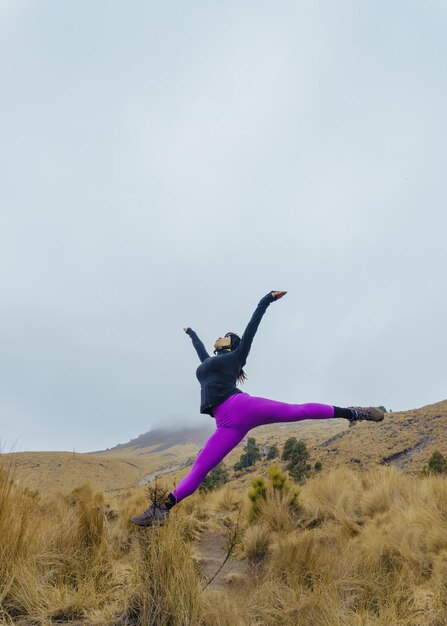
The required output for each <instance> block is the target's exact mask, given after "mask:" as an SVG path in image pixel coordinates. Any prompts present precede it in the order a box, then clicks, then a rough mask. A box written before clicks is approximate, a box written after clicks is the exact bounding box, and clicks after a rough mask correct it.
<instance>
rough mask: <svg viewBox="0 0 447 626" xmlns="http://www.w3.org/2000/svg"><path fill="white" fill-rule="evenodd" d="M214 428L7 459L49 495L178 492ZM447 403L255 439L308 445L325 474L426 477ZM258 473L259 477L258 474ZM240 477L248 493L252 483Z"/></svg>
mask: <svg viewBox="0 0 447 626" xmlns="http://www.w3.org/2000/svg"><path fill="white" fill-rule="evenodd" d="M211 425H212V422H211V423H208V422H207V423H206V424H204V426H203V427H200V428H187V429H177V430H173V431H169V430H167V429H157V430H154V431H151V432H148V433H144V434H142V435H140V436H139V437H137V438H135V439H132V440H130V441H129V442H128V443H125V444H118V445H116V446H115V447H113V448H111V449H109V450H103V451H98V452H94V453H85V454H79V453H76V454H72V453H69V452H19V453H10V454H4V455H3V457H4V459H5V460H9V461H11V462H13V464H14V468H15V476H16V479H17V481H18V482H19V483H20V484H23V485H24V486H27V487H30V488H33V489H37V488H39V490H41V491H43V492H55V491H60V492H62V493H68V492H69V491H70V490H72V489H73V488H74V487H76V486H78V485H79V484H82V483H84V482H89V483H91V485H92V487H93V488H95V489H102V490H103V491H105V492H108V491H118V492H119V491H123V490H126V489H128V488H130V487H133V486H138V485H139V484H143V482H144V481H145V480H148V479H149V480H150V479H153V478H154V476H155V475H163V476H164V481H165V482H166V483H167V484H168V485H170V486H172V485H173V484H175V483H178V481H179V480H180V479H181V478H182V477H183V476H184V475H185V474H186V473H187V471H188V468H189V466H190V465H191V463H192V462H193V460H194V458H195V456H196V455H197V453H198V452H199V450H200V448H201V447H202V446H203V443H204V442H205V441H206V439H207V438H208V436H209V435H210V433H211V432H212V430H211V429H210V426H211ZM446 432H447V400H443V401H441V402H437V403H435V404H429V405H427V406H424V407H421V408H418V409H412V410H408V411H399V412H395V413H387V414H386V416H385V420H384V421H383V422H382V423H380V424H372V423H366V422H364V423H360V424H357V425H355V426H353V427H352V428H349V427H348V425H347V423H346V421H345V420H327V421H323V420H322V421H320V420H316V421H312V420H309V421H306V422H297V423H294V424H279V425H276V424H275V425H271V426H262V427H260V428H257V429H255V430H254V431H252V432H251V433H250V436H254V437H255V438H256V440H257V441H258V442H259V443H260V444H265V443H267V444H272V443H276V444H277V445H278V446H279V447H280V448H282V446H283V445H284V442H285V440H286V439H287V438H288V437H292V436H294V437H297V438H298V439H304V440H305V441H306V443H307V446H308V448H309V450H310V451H311V459H312V462H315V461H317V460H319V461H321V462H322V464H323V468H324V469H331V468H335V467H338V466H340V465H345V464H349V465H351V466H352V467H354V468H359V469H367V468H369V467H373V466H376V465H380V464H382V465H395V466H397V467H400V468H402V469H403V470H405V471H406V472H412V473H414V472H416V473H417V472H419V471H421V469H422V468H423V466H424V464H426V463H427V461H428V459H429V457H430V456H431V454H432V453H433V452H434V451H435V450H436V449H439V450H440V451H441V452H442V453H443V454H446V455H447V440H446V437H445V433H446ZM243 445H244V442H242V444H240V445H239V446H238V447H237V448H236V449H234V450H233V451H232V452H231V453H230V454H229V455H228V457H227V458H226V460H225V463H226V464H227V465H228V467H230V468H231V467H232V466H233V464H234V463H235V462H236V461H237V460H238V459H239V457H240V455H241V452H242V446H243ZM253 471H258V470H257V469H256V468H253ZM250 476H251V472H248V473H247V475H246V479H245V478H244V477H243V476H242V477H239V481H240V483H241V487H243V486H244V485H245V484H246V483H247V484H248V482H249V480H250Z"/></svg>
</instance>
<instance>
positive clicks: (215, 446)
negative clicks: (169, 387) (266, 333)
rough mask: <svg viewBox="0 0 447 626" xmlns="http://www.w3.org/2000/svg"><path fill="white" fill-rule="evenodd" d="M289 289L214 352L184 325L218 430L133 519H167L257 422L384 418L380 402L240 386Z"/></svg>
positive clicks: (148, 522)
mask: <svg viewBox="0 0 447 626" xmlns="http://www.w3.org/2000/svg"><path fill="white" fill-rule="evenodd" d="M286 293H287V291H270V292H269V293H268V294H267V295H266V296H264V297H263V298H262V299H261V300H260V302H259V304H258V306H257V307H256V310H255V312H254V313H253V315H252V318H251V320H250V321H249V323H248V325H247V328H246V329H245V332H244V334H243V335H242V338H240V337H239V336H238V335H236V334H235V333H227V334H226V335H225V337H219V339H216V341H215V342H214V355H215V356H212V357H210V355H209V354H208V353H207V351H206V350H205V346H204V345H203V343H202V342H201V341H200V339H199V338H198V336H197V335H196V333H195V332H194V331H193V330H192V329H191V328H189V327H186V328H184V329H183V330H184V331H185V332H186V333H187V334H188V335H189V336H190V337H191V339H192V343H193V346H194V348H195V349H196V352H197V354H198V356H199V359H200V361H201V364H200V365H199V367H198V368H197V371H196V376H197V378H198V380H199V382H200V385H201V404H200V412H201V413H204V414H208V415H211V416H212V417H213V418H214V419H215V420H216V431H215V432H214V433H213V434H212V435H211V437H210V438H209V439H208V441H207V442H206V444H205V445H204V447H203V449H202V450H201V451H200V453H199V455H198V456H197V459H196V460H195V462H194V465H193V466H192V468H191V471H190V472H189V473H188V474H187V475H186V476H185V478H183V480H182V481H181V482H180V483H179V485H178V486H177V487H176V489H175V490H174V491H172V492H171V493H170V494H169V496H168V498H167V501H166V502H165V503H163V504H153V505H151V506H150V507H149V508H148V509H147V510H146V511H145V512H144V513H142V514H141V515H138V516H136V517H133V518H132V522H134V523H135V524H138V525H139V526H152V525H153V524H160V523H162V522H163V521H164V520H165V518H166V516H167V514H168V513H169V511H170V509H171V508H172V507H173V506H174V505H175V504H177V502H180V500H183V499H184V498H186V497H187V496H189V495H191V494H192V493H193V492H194V491H195V490H196V489H197V488H198V486H199V485H200V483H201V482H202V481H203V480H204V478H205V476H206V475H207V474H208V472H210V471H211V470H212V469H213V467H216V465H217V464H218V463H220V461H222V459H223V458H224V457H225V456H226V455H227V454H228V453H229V452H230V451H231V450H233V448H235V447H236V446H237V445H238V443H240V442H241V441H242V439H243V438H244V437H245V436H246V434H247V433H248V432H249V431H250V430H251V429H252V428H255V427H256V426H262V425H264V424H275V423H277V422H299V421H301V420H307V419H331V418H334V417H335V418H340V417H341V418H345V419H347V420H349V421H350V422H358V421H361V420H370V421H373V422H380V421H382V420H383V417H384V413H383V411H381V410H379V409H377V408H375V407H367V408H365V407H357V406H356V407H348V408H346V409H344V408H340V407H337V406H332V405H329V404H317V403H309V404H288V403H286V402H277V401H275V400H269V399H267V398H258V397H255V396H250V395H249V394H248V393H245V392H243V391H241V390H240V389H238V388H237V387H236V383H239V382H243V380H244V379H245V378H246V376H245V372H244V370H243V369H242V368H243V367H244V365H245V363H246V361H247V356H248V353H249V352H250V347H251V343H252V341H253V337H254V336H255V333H256V331H257V329H258V326H259V323H260V321H261V319H262V316H263V315H264V313H265V311H266V310H267V307H268V306H269V305H270V304H271V303H272V302H275V301H276V300H279V299H280V298H282V297H283V296H285V295H286Z"/></svg>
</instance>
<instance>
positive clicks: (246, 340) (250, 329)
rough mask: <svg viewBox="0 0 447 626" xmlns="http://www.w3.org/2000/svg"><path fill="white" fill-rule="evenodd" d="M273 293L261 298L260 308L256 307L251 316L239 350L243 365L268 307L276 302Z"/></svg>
mask: <svg viewBox="0 0 447 626" xmlns="http://www.w3.org/2000/svg"><path fill="white" fill-rule="evenodd" d="M272 293H273V292H271V291H269V293H268V294H267V295H266V296H264V297H263V298H261V300H260V301H259V304H258V306H257V307H256V310H255V312H254V313H253V315H252V316H251V320H250V321H249V322H248V324H247V328H246V329H245V331H244V334H243V335H242V338H241V343H240V344H239V346H238V348H237V350H238V352H239V358H240V360H241V365H242V366H243V365H245V361H246V360H247V356H248V353H249V352H250V348H251V343H252V341H253V337H254V336H255V334H256V331H257V330H258V326H259V323H260V321H261V319H262V317H263V315H264V313H265V312H266V310H267V307H268V306H269V305H270V304H271V303H272V302H274V301H275V298H274V297H273V295H272Z"/></svg>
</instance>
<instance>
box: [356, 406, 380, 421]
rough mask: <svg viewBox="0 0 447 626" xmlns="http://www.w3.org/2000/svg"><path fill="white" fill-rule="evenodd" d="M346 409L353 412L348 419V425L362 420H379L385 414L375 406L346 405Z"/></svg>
mask: <svg viewBox="0 0 447 626" xmlns="http://www.w3.org/2000/svg"><path fill="white" fill-rule="evenodd" d="M348 409H350V410H351V411H352V412H353V413H354V417H352V418H350V419H349V422H350V425H351V424H354V423H355V422H362V421H364V420H367V421H368V422H381V421H382V420H383V418H384V416H385V413H384V412H383V411H381V410H380V409H377V408H376V407H375V406H368V407H365V406H348Z"/></svg>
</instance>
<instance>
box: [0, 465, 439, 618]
mask: <svg viewBox="0 0 447 626" xmlns="http://www.w3.org/2000/svg"><path fill="white" fill-rule="evenodd" d="M4 462H5V459H4V458H3V468H2V469H1V471H0V536H1V544H0V620H1V623H2V624H7V625H12V624H14V625H18V626H25V625H26V626H30V625H31V624H32V625H33V626H47V625H50V624H68V623H70V624H72V625H73V624H76V625H77V626H81V624H82V625H84V626H90V625H91V626H94V625H95V626H108V625H110V626H112V625H113V626H131V625H132V626H137V625H141V626H186V625H188V626H189V625H191V626H238V625H240V626H264V625H265V626H292V625H293V626H296V625H297V624H298V625H301V626H394V625H396V626H404V625H405V626H444V625H445V624H447V480H446V478H444V477H439V476H415V475H411V474H404V473H402V472H401V471H400V470H399V469H396V468H394V467H376V468H374V469H371V470H368V471H364V472H359V471H356V470H355V469H351V468H349V467H342V468H336V469H334V470H333V471H331V472H326V473H325V472H321V473H319V474H317V475H316V476H314V477H313V478H311V479H309V480H308V481H307V482H306V484H304V485H303V486H302V487H298V486H297V485H294V484H292V483H290V482H289V481H288V480H284V479H285V476H282V475H281V472H280V470H279V469H276V470H275V469H270V476H271V478H270V479H266V478H265V476H264V480H265V483H266V485H265V493H264V497H261V498H258V499H255V500H254V501H253V502H252V501H250V500H249V498H248V497H247V493H246V491H243V492H242V493H238V491H237V489H232V488H230V487H229V486H228V485H227V486H225V487H224V488H222V489H221V490H219V491H217V492H213V493H212V494H209V495H202V494H195V495H194V496H192V497H191V498H188V499H187V500H185V501H184V502H182V503H181V504H180V505H179V506H178V507H176V508H174V509H173V511H172V513H171V516H170V518H169V519H168V522H167V524H166V525H165V526H164V527H161V528H152V529H141V528H138V527H134V526H133V525H132V524H131V523H130V522H129V518H130V517H131V515H133V514H135V513H137V512H140V511H141V510H142V509H143V508H145V507H146V502H145V498H144V494H143V493H142V491H141V489H140V490H133V491H128V492H125V493H121V494H116V495H113V494H112V493H109V494H108V495H107V496H105V495H103V494H102V493H99V492H94V491H93V490H92V488H91V487H90V486H88V485H84V486H82V487H78V488H77V489H75V490H73V491H72V492H71V493H70V494H68V495H65V496H64V495H57V496H47V497H43V496H41V495H40V494H39V493H38V492H36V491H30V490H27V489H24V488H23V487H21V486H20V485H17V484H15V483H14V476H12V475H11V471H10V470H8V467H7V466H5V464H4ZM235 487H237V485H235ZM227 535H228V536H232V537H233V538H236V539H237V541H236V550H235V553H234V555H233V557H232V558H230V559H229V561H228V564H229V567H228V569H226V568H227V566H225V568H224V569H223V570H222V572H221V574H220V575H219V577H217V578H216V579H214V581H213V582H212V583H211V584H209V585H208V586H206V583H207V581H206V580H205V579H204V577H203V574H204V573H205V574H206V575H207V576H208V577H211V569H210V563H211V564H212V565H213V566H214V565H216V568H217V566H218V564H219V562H222V561H223V560H224V558H225V552H223V551H222V550H221V549H220V548H221V547H222V545H223V544H224V543H225V537H226V536H227ZM210 536H212V537H214V538H218V537H221V539H222V540H221V541H220V542H217V543H216V542H215V541H211V542H210V541H206V538H207V537H210ZM233 543H234V542H233ZM213 546H215V547H214V548H213ZM216 546H217V547H216ZM214 549H217V552H215V553H214V554H213V553H212V552H213V550H214ZM205 562H206V566H205ZM235 566H236V567H235ZM205 587H206V588H205Z"/></svg>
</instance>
